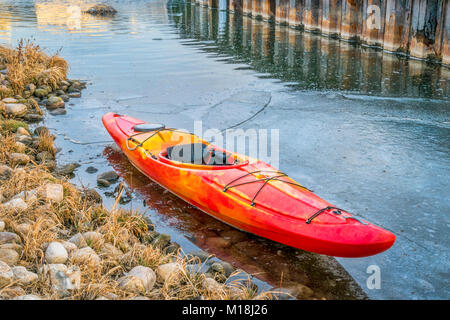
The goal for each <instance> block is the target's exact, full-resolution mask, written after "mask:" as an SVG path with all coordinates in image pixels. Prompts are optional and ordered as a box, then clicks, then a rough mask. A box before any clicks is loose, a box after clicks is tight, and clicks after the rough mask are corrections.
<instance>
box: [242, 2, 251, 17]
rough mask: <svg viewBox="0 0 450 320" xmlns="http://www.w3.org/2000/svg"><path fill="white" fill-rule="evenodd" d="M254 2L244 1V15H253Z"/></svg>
mask: <svg viewBox="0 0 450 320" xmlns="http://www.w3.org/2000/svg"><path fill="white" fill-rule="evenodd" d="M252 2H253V0H242V13H243V14H244V15H247V16H251V15H252Z"/></svg>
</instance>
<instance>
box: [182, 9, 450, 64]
mask: <svg viewBox="0 0 450 320" xmlns="http://www.w3.org/2000/svg"><path fill="white" fill-rule="evenodd" d="M188 1H189V0H188ZM190 1H192V2H195V3H198V4H199V5H203V6H207V7H211V8H219V7H220V8H227V10H230V11H232V12H240V13H242V14H244V15H247V16H251V17H253V18H257V19H263V20H274V21H275V22H276V23H278V24H283V25H288V26H290V27H293V28H301V29H304V30H307V31H311V32H320V33H322V34H323V35H326V36H329V37H334V38H340V39H344V40H348V41H357V42H359V43H361V44H362V45H367V46H373V47H378V48H381V49H384V50H386V51H390V52H394V53H401V54H406V55H409V56H411V57H414V58H418V59H427V60H432V61H435V62H441V63H442V64H444V65H447V66H450V53H449V47H448V43H449V37H450V34H449V32H450V30H449V29H450V4H449V0H190Z"/></svg>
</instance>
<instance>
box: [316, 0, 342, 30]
mask: <svg viewBox="0 0 450 320" xmlns="http://www.w3.org/2000/svg"><path fill="white" fill-rule="evenodd" d="M322 4H323V6H322V27H321V30H322V33H323V34H326V35H329V36H335V37H337V36H339V33H340V28H341V15H342V2H341V0H323V1H322Z"/></svg>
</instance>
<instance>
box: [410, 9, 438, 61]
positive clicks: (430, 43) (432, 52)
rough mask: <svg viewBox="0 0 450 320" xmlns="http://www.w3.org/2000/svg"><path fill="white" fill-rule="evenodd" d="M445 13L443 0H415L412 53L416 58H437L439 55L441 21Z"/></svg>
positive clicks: (412, 23)
mask: <svg viewBox="0 0 450 320" xmlns="http://www.w3.org/2000/svg"><path fill="white" fill-rule="evenodd" d="M442 13H443V0H414V4H413V10H412V18H411V33H410V44H409V48H410V55H411V56H413V57H416V58H436V57H438V56H439V52H438V51H439V49H438V48H439V45H437V44H439V43H440V37H439V36H440V34H439V28H440V24H441V23H443V21H439V20H440V19H442V18H441V16H442Z"/></svg>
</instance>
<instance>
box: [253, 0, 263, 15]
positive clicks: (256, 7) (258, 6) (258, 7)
mask: <svg viewBox="0 0 450 320" xmlns="http://www.w3.org/2000/svg"><path fill="white" fill-rule="evenodd" d="M262 2H263V0H252V17H253V18H258V19H259V18H262Z"/></svg>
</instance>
